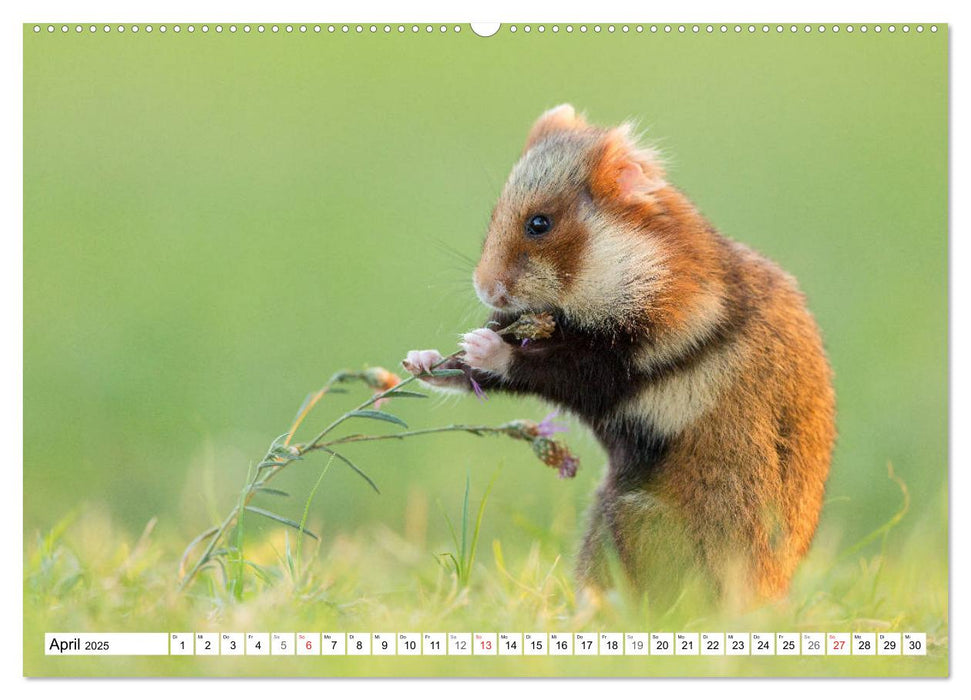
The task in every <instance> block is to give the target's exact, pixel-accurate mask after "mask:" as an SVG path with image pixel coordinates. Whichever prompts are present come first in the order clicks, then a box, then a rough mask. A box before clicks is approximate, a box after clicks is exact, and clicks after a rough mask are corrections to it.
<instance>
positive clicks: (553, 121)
mask: <svg viewBox="0 0 971 700" xmlns="http://www.w3.org/2000/svg"><path fill="white" fill-rule="evenodd" d="M586 125H587V123H586V122H585V121H584V120H583V117H581V116H578V115H577V112H576V110H575V109H573V105H570V104H562V105H560V106H559V107H554V108H553V109H549V110H547V111H545V112H543V113H542V114H541V115H540V116H539V119H537V120H536V123H535V124H533V128H532V129H530V130H529V136H527V137H526V145H525V146H524V147H523V153H525V152H526V151H528V150H529V149H530V148H532V147H533V146H535V145H536V144H537V143H539V142H540V141H542V140H543V139H545V138H546V137H547V136H549V135H550V134H552V133H555V132H557V131H572V130H574V129H582V128H584V127H585V126H586Z"/></svg>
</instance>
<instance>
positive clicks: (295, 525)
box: [246, 506, 320, 541]
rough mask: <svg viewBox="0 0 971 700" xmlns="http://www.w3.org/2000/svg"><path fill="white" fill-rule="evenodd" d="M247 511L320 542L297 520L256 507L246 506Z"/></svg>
mask: <svg viewBox="0 0 971 700" xmlns="http://www.w3.org/2000/svg"><path fill="white" fill-rule="evenodd" d="M246 510H248V511H249V512H251V513H256V514H257V515H262V516H263V517H264V518H269V519H270V520H276V521H277V522H278V523H283V524H284V525H287V526H288V527H292V528H293V529H294V530H298V531H299V532H302V533H303V534H305V535H307V536H309V537H313V538H314V539H315V540H318V541H319V540H320V538H319V537H317V535H315V534H314V533H312V532H311V531H310V530H308V529H306V528H303V527H300V523H298V522H296V521H295V520H290V518H285V517H283V516H282V515H280V514H278V513H274V512H272V511H269V510H264V509H263V508H257V507H256V506H246Z"/></svg>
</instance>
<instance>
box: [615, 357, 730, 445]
mask: <svg viewBox="0 0 971 700" xmlns="http://www.w3.org/2000/svg"><path fill="white" fill-rule="evenodd" d="M740 352H741V350H740V349H739V348H738V347H736V346H734V345H733V346H729V347H727V348H723V349H720V350H718V351H716V352H714V353H712V354H711V355H709V356H707V357H704V358H702V359H701V360H700V361H699V362H698V363H697V364H696V365H694V366H692V367H689V368H688V369H685V370H682V371H679V372H676V373H674V374H671V375H669V376H665V377H664V378H662V379H660V380H658V381H657V382H655V383H653V384H650V385H649V386H646V387H645V388H644V389H642V390H641V391H640V393H638V394H637V395H636V396H635V397H633V398H632V399H631V400H629V401H628V402H627V403H625V404H624V405H623V406H621V407H620V408H619V410H618V414H619V415H620V416H623V417H626V418H642V419H643V420H644V421H646V422H648V423H650V424H651V425H652V426H653V427H654V428H655V429H656V430H657V431H658V432H660V433H662V434H663V435H665V436H673V435H677V434H678V433H680V432H681V431H682V430H684V429H685V428H686V427H687V426H689V425H691V424H692V423H694V422H695V421H697V420H698V419H699V418H701V417H702V416H704V415H705V414H706V413H707V412H708V411H710V410H711V409H713V408H714V407H715V406H716V405H717V404H718V399H719V396H720V394H721V392H722V391H723V390H724V389H725V388H726V387H727V386H728V384H729V383H730V382H731V378H732V372H733V371H734V368H735V367H738V366H739V363H741V362H742V361H743V360H742V359H740V358H739V357H738V354H739V353H740Z"/></svg>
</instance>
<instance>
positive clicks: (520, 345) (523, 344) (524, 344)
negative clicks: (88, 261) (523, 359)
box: [519, 338, 529, 348]
mask: <svg viewBox="0 0 971 700" xmlns="http://www.w3.org/2000/svg"><path fill="white" fill-rule="evenodd" d="M527 345H529V338H523V342H521V343H520V344H519V347H521V348H524V347H526V346H527Z"/></svg>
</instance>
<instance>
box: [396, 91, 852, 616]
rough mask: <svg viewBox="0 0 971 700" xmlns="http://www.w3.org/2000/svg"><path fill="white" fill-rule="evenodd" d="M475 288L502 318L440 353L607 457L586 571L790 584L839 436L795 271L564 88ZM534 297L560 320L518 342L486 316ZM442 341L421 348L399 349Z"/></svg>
mask: <svg viewBox="0 0 971 700" xmlns="http://www.w3.org/2000/svg"><path fill="white" fill-rule="evenodd" d="M474 285H475V291H476V293H477V295H478V297H479V299H480V300H481V301H482V302H483V303H484V304H485V305H487V306H488V307H490V308H491V309H492V315H491V318H490V319H489V323H487V324H486V325H485V326H483V327H482V328H479V329H477V330H473V331H471V332H470V333H468V334H466V335H465V336H464V339H463V340H462V342H461V343H460V345H461V347H462V348H463V349H464V350H465V355H464V357H463V358H462V359H454V360H450V361H449V362H448V363H447V364H446V365H444V366H446V367H448V366H450V367H468V368H470V371H471V374H472V376H473V377H474V379H475V380H476V381H477V382H478V383H479V384H480V385H481V386H482V387H483V388H484V389H486V390H492V391H508V392H513V393H520V394H533V395H536V396H539V397H542V398H543V399H546V400H547V401H549V402H551V403H553V404H555V405H556V406H559V407H561V408H562V409H565V410H567V411H569V412H571V413H572V414H574V415H575V416H577V417H578V418H579V419H580V420H581V421H582V422H583V423H585V424H586V425H587V426H589V428H590V430H591V431H592V432H593V434H594V435H595V436H596V437H597V439H598V440H599V442H600V444H601V445H602V446H603V449H604V451H605V452H606V454H607V458H608V466H607V469H606V475H605V477H604V479H603V482H602V484H601V486H600V488H599V490H598V492H597V494H596V498H595V502H594V504H593V506H592V508H591V512H590V516H589V525H588V528H587V533H586V537H585V539H584V542H583V545H582V548H581V550H580V553H579V556H578V563H577V577H578V579H579V581H580V582H581V583H582V584H583V585H585V586H590V587H593V588H604V587H607V586H610V585H611V584H612V583H615V582H612V581H611V570H612V567H611V566H609V565H608V562H609V560H610V558H611V553H613V554H614V555H615V556H616V559H617V560H619V562H620V563H621V565H622V567H621V568H620V570H621V571H623V572H624V573H625V574H626V576H627V577H628V579H629V581H628V583H629V585H632V586H633V587H634V588H635V589H637V590H640V591H643V592H647V593H649V594H652V595H657V594H660V593H661V592H662V591H663V590H665V589H667V590H668V591H677V589H678V586H679V585H681V584H682V583H683V582H685V581H687V580H688V577H689V576H690V575H693V574H700V576H695V580H701V581H703V582H704V583H703V585H704V586H705V587H706V588H707V589H708V590H710V591H711V592H712V593H714V594H715V596H717V597H720V598H722V599H725V598H730V599H732V600H736V601H738V600H742V601H752V600H758V599H765V598H774V597H779V596H781V595H783V594H784V593H785V592H786V590H787V587H788V585H789V580H790V578H791V577H792V574H793V571H794V570H795V568H796V566H797V564H798V563H799V561H800V559H801V558H802V557H803V556H804V554H805V553H806V551H807V549H808V547H809V544H810V541H811V539H812V536H813V533H814V531H815V529H816V524H817V520H818V518H819V511H820V508H821V505H822V499H823V491H824V486H825V482H826V478H827V474H828V472H829V466H830V459H831V455H832V450H833V443H834V439H835V425H834V422H835V397H834V393H833V388H832V377H831V371H830V367H829V365H828V362H827V359H826V356H825V353H824V350H823V345H822V341H821V338H820V333H819V330H818V328H817V326H816V324H815V322H814V321H813V318H812V316H811V315H810V314H809V312H808V311H807V309H806V304H805V300H804V298H803V295H802V294H801V293H800V291H799V289H798V288H797V285H796V282H795V280H794V279H793V278H792V277H791V276H790V275H788V274H787V273H786V272H784V271H783V270H782V269H780V268H779V267H778V266H777V265H775V264H774V263H772V262H771V261H769V260H767V259H766V258H764V257H762V256H761V255H759V254H758V253H756V252H754V251H752V250H751V249H749V248H747V247H746V246H744V245H742V244H740V243H737V242H734V241H731V240H729V239H727V238H725V237H724V236H722V235H720V234H719V233H718V232H717V231H716V230H715V229H714V227H713V226H712V225H711V224H710V223H708V221H706V220H705V218H704V217H703V216H702V215H701V214H700V213H699V212H698V210H697V209H696V208H695V207H694V206H693V205H692V203H691V202H690V201H689V200H688V198H687V197H686V196H685V195H684V194H683V193H682V192H680V191H679V190H677V189H676V188H675V187H673V186H672V185H671V184H669V183H668V181H667V177H666V174H665V172H664V169H663V167H662V165H661V163H660V162H659V159H658V158H657V157H656V155H655V154H654V153H653V152H652V151H650V150H649V149H646V148H643V147H642V146H640V145H639V144H638V143H637V141H636V139H635V138H634V137H633V135H632V130H631V128H630V126H629V125H622V126H620V127H616V128H599V127H596V126H592V125H590V124H588V123H587V122H586V121H585V120H584V119H583V117H581V116H579V115H577V114H576V112H575V111H574V109H573V108H572V107H571V106H570V105H562V106H560V107H556V108H554V109H552V110H550V111H548V112H546V113H545V114H543V115H542V116H540V118H539V120H538V121H537V122H536V123H535V125H534V126H533V127H532V130H531V131H530V133H529V136H528V138H527V141H526V146H525V149H524V150H523V153H522V156H521V157H520V159H519V161H518V162H517V163H516V165H515V166H514V167H513V169H512V173H511V174H510V176H509V179H508V181H507V182H506V184H505V187H504V189H503V191H502V194H501V196H500V197H499V201H498V203H497V204H496V207H495V209H494V211H493V213H492V219H491V223H490V225H489V231H488V235H487V236H486V238H485V243H484V246H483V249H482V256H481V259H480V260H479V263H478V266H477V267H476V269H475V274H474ZM536 311H548V312H551V313H552V314H553V315H554V317H555V319H556V322H557V325H556V331H555V333H554V335H553V337H551V338H549V339H547V340H541V341H536V342H531V343H528V344H527V345H523V346H521V345H519V344H517V343H515V342H513V341H507V340H504V339H503V338H502V337H500V336H499V335H497V334H496V333H495V331H494V330H492V328H497V327H500V326H504V325H506V324H507V323H508V322H510V321H511V320H512V319H514V318H515V317H516V316H518V315H519V314H521V313H524V312H536ZM441 358H442V356H441V355H440V354H439V353H438V352H437V351H434V350H425V351H412V352H411V353H409V355H408V359H407V360H406V361H405V366H406V367H407V368H408V369H410V370H411V371H413V372H415V373H418V374H419V375H420V374H421V373H422V372H423V371H424V370H425V369H426V368H428V367H429V366H431V365H432V364H434V363H435V362H438V361H440V360H441ZM425 381H426V382H428V383H429V384H433V385H437V386H453V387H464V388H468V386H467V385H468V381H467V380H466V379H465V378H464V377H447V378H442V377H434V378H433V377H427V376H426V377H425ZM614 569H616V567H614Z"/></svg>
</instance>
